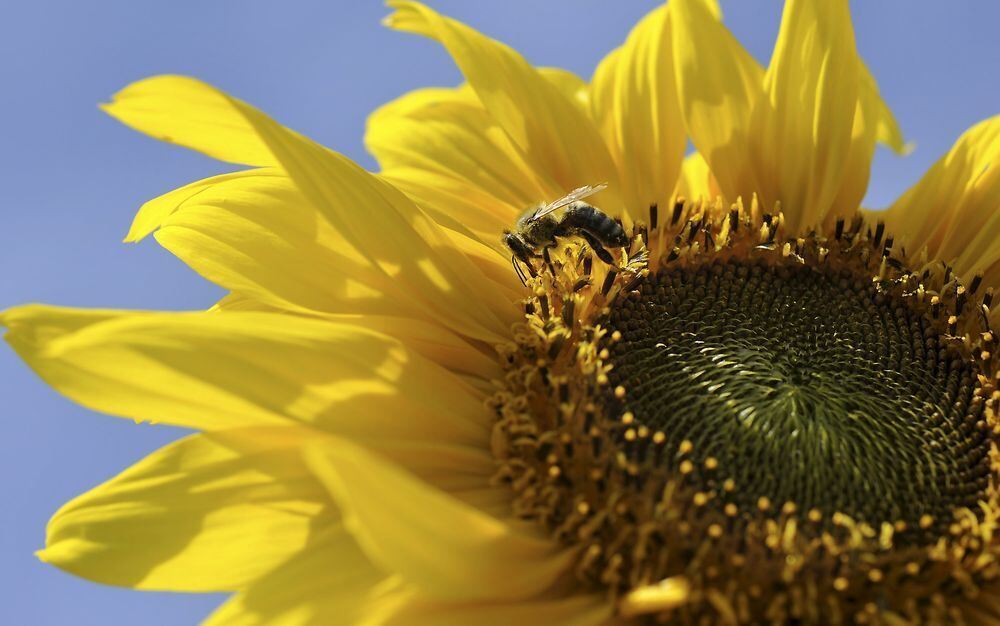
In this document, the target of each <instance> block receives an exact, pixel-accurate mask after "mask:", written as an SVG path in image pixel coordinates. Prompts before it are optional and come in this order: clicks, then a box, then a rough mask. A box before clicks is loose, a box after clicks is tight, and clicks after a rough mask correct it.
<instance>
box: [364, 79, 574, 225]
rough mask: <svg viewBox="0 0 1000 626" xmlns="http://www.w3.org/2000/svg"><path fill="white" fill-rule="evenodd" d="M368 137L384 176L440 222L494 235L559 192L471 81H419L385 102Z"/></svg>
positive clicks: (373, 117)
mask: <svg viewBox="0 0 1000 626" xmlns="http://www.w3.org/2000/svg"><path fill="white" fill-rule="evenodd" d="M365 145H366V147H367V148H368V150H369V151H370V152H371V153H372V154H374V155H375V157H376V159H378V162H379V165H380V166H381V168H382V175H383V176H384V177H385V178H386V180H388V181H390V182H391V183H392V184H394V185H396V186H398V187H399V188H400V189H402V190H404V191H406V192H407V193H408V194H409V195H411V196H412V197H414V198H416V199H418V200H420V201H422V205H423V206H426V207H427V210H428V212H430V213H431V215H433V216H434V218H435V219H436V220H437V221H438V222H440V223H442V224H445V225H450V226H453V227H456V228H460V227H463V226H464V227H466V228H469V229H470V230H472V231H473V232H475V233H477V234H478V235H479V236H480V237H482V238H483V240H485V241H489V242H491V243H492V242H498V241H499V239H500V233H501V231H502V230H503V229H504V228H507V227H509V226H510V225H511V224H513V222H514V220H515V219H516V218H517V216H518V215H519V214H520V213H521V212H522V211H523V210H524V209H526V208H527V207H529V206H531V205H534V204H537V203H539V202H541V201H544V200H546V199H549V198H552V197H558V195H559V188H558V185H556V183H555V182H554V181H552V180H546V179H545V177H544V175H542V174H539V173H537V172H536V171H535V169H534V167H533V166H532V165H531V164H530V163H529V161H528V158H527V157H526V156H525V154H524V153H523V151H522V150H521V148H520V147H519V146H518V145H517V144H515V143H514V142H512V141H511V140H510V138H509V137H508V136H507V134H506V133H505V132H504V131H503V129H502V128H500V127H499V126H498V125H497V123H496V122H495V121H493V119H492V118H491V117H490V116H489V113H488V112H487V111H486V110H485V109H484V108H483V105H482V103H481V102H480V101H479V99H478V97H477V96H476V94H475V93H474V92H473V91H472V89H471V88H469V87H462V88H458V89H421V90H418V91H414V92H412V93H409V94H406V95H405V96H403V97H401V98H399V99H397V100H395V101H393V102H390V103H389V104H387V105H385V106H383V107H381V108H380V109H378V110H376V111H375V112H374V113H373V114H372V115H371V116H370V117H369V118H368V126H367V131H366V133H365Z"/></svg>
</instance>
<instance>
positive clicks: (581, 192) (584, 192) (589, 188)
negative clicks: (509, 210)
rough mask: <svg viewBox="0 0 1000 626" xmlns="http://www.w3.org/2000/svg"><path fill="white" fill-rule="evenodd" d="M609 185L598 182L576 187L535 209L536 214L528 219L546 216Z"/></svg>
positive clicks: (530, 220)
mask: <svg viewBox="0 0 1000 626" xmlns="http://www.w3.org/2000/svg"><path fill="white" fill-rule="evenodd" d="M607 186H608V184H607V183H598V184H597V185H584V186H583V187H577V188H576V189H574V190H573V191H571V192H569V193H568V194H566V195H565V196H563V197H562V198H559V199H558V200H553V201H552V202H550V203H548V204H546V205H545V206H543V207H541V208H539V209H538V210H537V211H535V214H534V215H532V216H531V219H529V220H528V221H529V222H533V221H535V220H537V219H540V218H542V217H545V216H546V215H548V214H549V213H552V212H553V211H557V210H559V209H561V208H563V207H564V206H567V205H570V204H573V203H574V202H576V201H577V200H582V199H583V198H586V197H587V196H592V195H594V194H595V193H597V192H599V191H604V189H606V188H607Z"/></svg>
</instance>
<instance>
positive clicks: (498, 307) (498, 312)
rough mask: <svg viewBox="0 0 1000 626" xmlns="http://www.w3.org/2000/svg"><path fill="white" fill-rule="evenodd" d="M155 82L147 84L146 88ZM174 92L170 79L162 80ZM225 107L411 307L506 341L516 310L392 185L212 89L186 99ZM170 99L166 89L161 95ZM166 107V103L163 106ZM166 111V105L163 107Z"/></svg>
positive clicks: (459, 327) (205, 88)
mask: <svg viewBox="0 0 1000 626" xmlns="http://www.w3.org/2000/svg"><path fill="white" fill-rule="evenodd" d="M158 80H160V79H158V78H151V79H147V81H144V83H146V84H147V88H149V89H153V87H150V86H149V85H153V86H155V85H156V84H157V81H158ZM163 80H164V81H165V83H166V86H167V87H168V88H169V87H170V86H171V85H172V84H173V82H174V78H173V77H163ZM196 90H200V91H202V92H204V94H205V95H204V98H206V99H207V98H213V97H214V98H222V99H225V100H227V101H228V102H229V103H230V104H231V106H232V107H233V109H234V110H235V111H238V112H239V113H240V114H241V115H242V116H243V119H244V120H245V121H246V123H248V124H249V125H250V127H252V128H253V129H254V131H255V132H256V133H257V136H258V137H259V138H260V140H261V141H262V142H263V144H264V145H266V146H267V147H268V149H269V150H270V151H271V153H272V154H273V155H274V156H275V158H276V160H277V162H278V164H279V165H280V166H281V168H282V169H283V170H284V171H285V172H286V173H287V174H288V176H289V177H290V178H291V179H292V181H293V182H294V184H295V185H296V186H297V187H298V188H299V190H300V191H301V192H302V194H303V196H304V197H305V198H306V199H307V200H308V201H309V202H310V203H311V204H312V205H313V206H314V207H315V208H316V209H317V210H318V211H319V212H320V214H321V215H323V217H324V218H325V219H326V220H327V221H328V222H329V223H330V224H331V225H332V226H333V227H334V228H335V229H336V230H337V232H338V233H340V234H341V235H342V236H343V237H344V238H345V239H346V240H347V241H348V242H350V244H351V245H352V246H353V247H354V249H356V250H357V251H358V252H359V253H360V254H362V255H363V256H364V258H365V259H366V260H367V261H368V262H369V263H371V265H372V266H373V267H374V268H377V269H378V271H379V272H381V273H382V274H383V275H384V276H385V278H386V280H390V281H395V282H398V283H399V284H400V285H403V286H405V292H406V294H408V295H409V296H410V297H411V299H412V302H411V303H408V304H412V305H413V306H421V307H423V308H424V309H425V310H426V312H427V316H428V317H432V318H433V319H437V320H439V321H441V323H444V324H448V325H449V326H451V327H453V328H455V329H456V330H458V331H459V332H462V333H463V334H466V335H467V336H470V337H474V338H476V339H480V340H485V341H488V342H495V341H498V340H502V339H503V338H504V337H506V336H507V334H508V333H507V328H508V325H509V322H510V321H512V320H513V319H514V318H515V317H516V309H515V308H514V307H512V306H511V303H510V301H509V300H508V299H507V298H506V297H504V296H503V295H502V294H500V293H498V292H497V291H496V290H494V289H492V288H491V287H490V281H488V280H482V276H481V272H480V270H479V269H478V268H477V267H476V266H475V265H474V264H472V263H471V262H470V261H469V260H468V259H467V258H465V256H464V255H463V254H462V253H461V251H459V250H457V249H455V247H454V246H452V245H449V243H450V242H449V235H448V234H447V233H445V232H443V231H442V229H441V227H440V226H438V225H437V224H436V223H435V222H434V221H433V220H432V219H430V218H429V217H428V216H427V215H426V214H425V213H424V212H423V211H422V210H420V209H419V208H418V207H417V206H415V205H414V204H413V202H412V201H410V200H409V199H408V198H407V197H406V196H405V195H403V194H402V193H401V192H399V191H398V190H397V189H395V188H393V187H392V186H391V185H388V184H386V183H385V182H383V181H381V180H379V179H378V178H376V177H374V176H372V175H371V174H369V173H367V172H365V171H364V170H363V169H362V168H360V167H359V166H357V165H356V164H354V163H352V162H351V161H350V160H348V159H347V158H345V157H344V156H342V155H339V154H337V153H335V152H332V151H330V150H327V149H326V148H323V147H322V146H319V145H317V144H315V143H313V142H311V141H310V140H308V139H306V138H305V137H303V136H301V135H299V134H297V133H294V132H292V131H290V130H288V129H287V128H284V127H283V126H281V125H279V124H277V123H276V122H274V121H273V120H271V119H270V118H268V117H267V116H265V115H264V114H262V113H261V112H260V111H258V110H256V109H254V108H253V107H251V106H249V105H247V104H246V103H244V102H241V101H239V100H237V99H235V98H232V97H230V96H228V95H226V94H224V93H222V92H221V91H218V90H216V89H215V88H213V87H211V86H209V85H206V84H204V83H199V82H197V81H193V80H192V81H191V84H190V85H188V87H187V91H185V92H184V95H185V96H187V95H188V94H189V92H191V91H196ZM157 93H158V94H159V96H160V97H161V98H163V99H169V98H170V91H169V89H160V90H158V91H157ZM166 104H169V103H166ZM166 104H165V106H166Z"/></svg>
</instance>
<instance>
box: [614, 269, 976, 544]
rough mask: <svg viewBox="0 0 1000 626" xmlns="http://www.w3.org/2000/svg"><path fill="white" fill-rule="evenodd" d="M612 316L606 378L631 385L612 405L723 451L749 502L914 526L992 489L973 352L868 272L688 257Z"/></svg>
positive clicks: (700, 460) (673, 438)
mask: <svg viewBox="0 0 1000 626" xmlns="http://www.w3.org/2000/svg"><path fill="white" fill-rule="evenodd" d="M606 325H607V326H608V328H609V330H612V331H615V330H617V331H619V332H620V333H621V339H620V340H618V341H616V342H609V344H610V345H609V348H610V362H611V363H612V364H613V368H612V369H611V371H610V372H609V378H610V381H611V386H612V387H617V386H622V387H623V388H624V389H625V390H627V396H625V397H624V398H623V399H622V400H620V401H619V400H612V402H618V403H620V404H621V405H622V407H621V409H620V410H628V411H631V412H632V413H633V414H634V416H635V420H636V422H637V423H638V424H640V425H644V426H646V427H648V428H649V429H651V430H653V431H658V432H662V433H664V435H665V436H666V442H665V445H666V448H667V449H668V450H669V449H677V448H679V446H680V445H681V444H682V442H684V441H688V442H691V444H693V452H692V456H693V459H692V460H693V461H694V462H695V465H696V466H703V465H704V461H705V460H706V459H709V458H713V459H716V460H717V461H718V463H719V464H720V465H721V466H722V467H723V468H726V472H727V473H728V475H729V476H730V477H732V478H733V479H734V480H735V483H736V484H737V485H738V486H739V488H738V490H737V491H735V492H734V493H733V495H732V497H731V501H733V502H734V503H735V504H737V506H739V507H741V508H743V507H747V508H752V507H753V506H755V505H756V503H757V502H758V501H759V500H760V499H761V498H767V499H768V500H770V501H771V502H775V503H784V502H793V503H795V504H796V505H797V506H798V507H801V508H803V509H818V510H819V511H821V512H822V513H824V514H825V515H826V516H829V515H832V514H833V513H835V512H840V513H843V514H846V515H848V516H850V517H851V518H853V519H856V520H862V521H866V522H869V523H880V522H883V521H889V522H898V521H902V522H905V523H906V524H907V525H908V526H910V527H911V528H918V527H920V526H921V520H924V524H923V525H924V526H926V525H927V521H926V520H927V518H926V516H930V517H931V518H932V519H934V520H938V522H939V525H941V524H943V525H946V524H947V523H948V522H949V520H950V517H951V512H952V511H954V510H956V509H958V508H961V507H969V508H974V507H975V505H976V502H977V501H978V500H980V499H981V498H982V497H983V493H984V490H985V489H986V486H987V483H988V477H989V473H990V466H989V440H988V439H987V437H986V435H985V433H984V432H983V431H982V430H981V429H979V428H977V424H979V423H980V422H981V421H982V404H981V403H975V402H973V397H974V395H975V392H976V389H975V386H974V384H975V382H976V376H975V374H976V372H975V369H974V366H973V364H972V363H971V362H970V361H969V360H967V359H962V358H959V357H958V355H957V354H956V353H955V352H954V351H952V350H949V349H948V348H947V346H946V345H944V342H943V339H942V338H941V337H940V336H939V333H938V331H937V330H935V329H934V328H933V326H932V323H931V321H930V320H929V319H928V318H927V317H926V316H925V315H923V314H921V313H919V312H917V311H914V310H913V309H912V307H910V306H909V305H908V304H907V303H906V302H903V301H900V300H899V299H896V298H893V297H891V296H889V295H886V294H882V293H879V292H878V291H877V289H876V288H875V286H874V285H873V284H872V281H871V280H867V281H865V280H861V279H860V278H857V277H854V276H852V275H851V274H850V273H849V272H846V271H845V272H835V271H832V270H830V269H828V268H825V267H824V268H812V267H809V266H805V265H800V264H797V263H785V264H782V265H779V266H774V265H766V264H763V263H748V262H740V261H729V262H725V263H714V264H711V265H707V266H706V265H703V266H700V267H687V268H678V269H673V270H669V271H664V272H660V273H657V274H653V275H650V276H649V277H647V278H646V279H645V280H644V281H643V282H642V284H641V287H639V288H638V289H637V290H636V291H634V292H632V294H630V295H629V296H628V297H622V298H618V299H617V301H616V302H615V303H614V304H613V305H612V307H611V309H610V315H609V316H608V318H607V321H606ZM696 478H697V477H696ZM701 487H703V488H706V489H707V488H708V486H707V485H701ZM937 530H940V528H938V529H937ZM930 538H931V537H928V539H930Z"/></svg>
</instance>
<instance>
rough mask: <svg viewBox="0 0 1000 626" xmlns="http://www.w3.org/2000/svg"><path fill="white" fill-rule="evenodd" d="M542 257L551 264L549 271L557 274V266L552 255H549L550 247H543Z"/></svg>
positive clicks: (546, 262)
mask: <svg viewBox="0 0 1000 626" xmlns="http://www.w3.org/2000/svg"><path fill="white" fill-rule="evenodd" d="M542 258H543V259H545V264H546V265H548V266H549V273H550V274H552V275H553V276H555V275H556V267H555V265H553V264H552V257H550V256H549V249H548V248H542Z"/></svg>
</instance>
